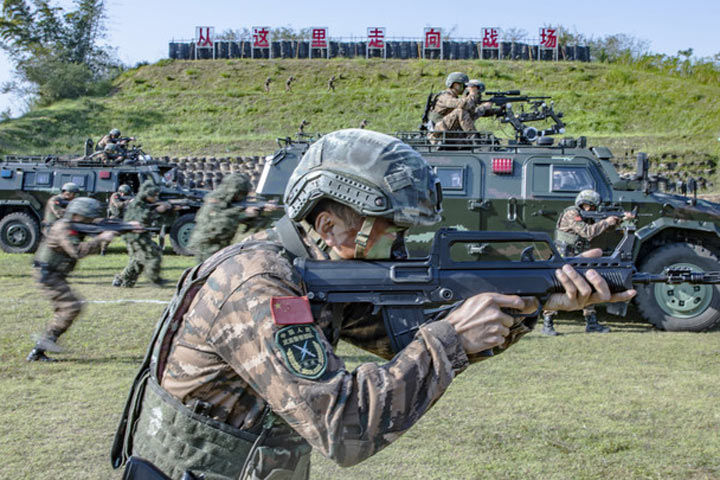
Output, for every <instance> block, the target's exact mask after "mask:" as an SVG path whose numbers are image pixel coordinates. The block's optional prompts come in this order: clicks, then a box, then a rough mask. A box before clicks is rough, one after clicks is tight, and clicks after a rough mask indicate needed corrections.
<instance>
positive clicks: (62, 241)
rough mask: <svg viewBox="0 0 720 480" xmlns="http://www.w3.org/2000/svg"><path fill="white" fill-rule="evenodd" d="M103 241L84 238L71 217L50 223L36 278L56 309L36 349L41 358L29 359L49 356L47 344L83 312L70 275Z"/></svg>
mask: <svg viewBox="0 0 720 480" xmlns="http://www.w3.org/2000/svg"><path fill="white" fill-rule="evenodd" d="M100 243H101V242H100V240H99V239H98V238H96V237H95V238H90V239H87V240H85V239H84V235H83V234H81V233H78V232H76V231H74V230H72V229H71V228H70V220H69V219H65V218H62V219H60V220H58V221H57V222H55V223H54V224H53V225H52V227H50V229H49V231H48V234H47V236H46V237H45V239H44V240H43V242H42V243H41V244H40V247H39V248H38V251H37V253H36V254H35V259H34V261H33V266H34V267H35V269H34V271H33V278H34V279H35V281H36V282H37V284H38V287H39V288H40V291H41V292H42V293H43V295H44V296H45V297H46V298H47V299H48V300H50V303H51V305H52V308H53V312H54V313H53V318H52V320H51V321H50V323H49V324H48V325H47V327H46V328H45V331H44V333H43V334H42V335H41V337H40V338H39V339H38V344H37V346H36V348H35V350H34V351H33V352H35V351H37V350H40V351H39V355H40V358H31V357H28V360H38V359H44V360H47V358H46V357H44V354H43V352H44V350H45V349H47V347H45V344H46V343H48V342H49V343H51V344H54V342H55V340H57V338H58V337H59V336H60V335H62V334H63V333H65V331H66V330H67V329H68V328H70V325H72V323H73V321H74V320H75V318H77V316H78V315H79V314H80V311H81V310H82V301H81V300H80V298H79V297H78V296H77V295H76V294H75V293H73V291H72V290H71V289H70V285H68V282H67V276H68V274H70V272H72V271H73V270H74V269H75V265H76V264H77V261H78V260H79V259H81V258H83V257H85V256H87V255H90V254H92V253H96V252H98V251H99V250H100ZM32 355H33V353H32V352H31V356H32Z"/></svg>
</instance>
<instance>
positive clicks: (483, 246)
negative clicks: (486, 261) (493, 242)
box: [466, 243, 489, 255]
mask: <svg viewBox="0 0 720 480" xmlns="http://www.w3.org/2000/svg"><path fill="white" fill-rule="evenodd" d="M488 246H489V245H488V244H487V243H468V244H467V247H466V248H467V252H468V254H470V255H482V254H483V253H485V250H487V248H488Z"/></svg>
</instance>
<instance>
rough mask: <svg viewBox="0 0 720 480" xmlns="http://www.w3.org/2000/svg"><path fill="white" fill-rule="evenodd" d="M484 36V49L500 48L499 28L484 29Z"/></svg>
mask: <svg viewBox="0 0 720 480" xmlns="http://www.w3.org/2000/svg"><path fill="white" fill-rule="evenodd" d="M482 34H483V36H482V48H500V44H499V43H498V38H499V37H500V35H499V33H498V29H497V28H493V27H490V28H483V29H482Z"/></svg>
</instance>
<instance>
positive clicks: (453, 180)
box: [435, 167, 465, 190]
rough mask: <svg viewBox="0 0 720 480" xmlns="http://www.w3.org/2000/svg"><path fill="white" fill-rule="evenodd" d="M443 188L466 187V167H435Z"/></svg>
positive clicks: (460, 188)
mask: <svg viewBox="0 0 720 480" xmlns="http://www.w3.org/2000/svg"><path fill="white" fill-rule="evenodd" d="M435 172H436V173H437V176H438V179H439V180H440V185H441V186H442V188H443V190H462V189H463V188H465V169H464V168H463V167H435Z"/></svg>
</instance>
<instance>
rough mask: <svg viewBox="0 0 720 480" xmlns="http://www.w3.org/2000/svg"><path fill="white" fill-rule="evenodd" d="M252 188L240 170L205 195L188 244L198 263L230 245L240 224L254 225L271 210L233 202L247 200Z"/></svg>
mask: <svg viewBox="0 0 720 480" xmlns="http://www.w3.org/2000/svg"><path fill="white" fill-rule="evenodd" d="M251 189H252V183H251V182H250V177H248V176H247V175H246V174H245V173H240V172H237V173H233V174H232V175H229V176H227V177H225V178H224V179H223V181H222V183H221V184H220V185H219V186H218V187H217V188H216V189H215V190H213V191H212V192H210V193H209V194H207V195H206V196H205V198H204V200H203V205H202V207H200V210H198V212H197V214H195V219H196V222H195V228H193V231H192V234H191V235H190V242H189V243H188V249H189V250H190V251H191V252H193V253H194V254H195V258H196V259H197V261H198V263H200V262H204V261H205V260H207V259H208V258H210V256H212V255H213V254H214V253H215V252H217V251H218V250H221V249H223V248H225V247H227V246H228V245H230V243H231V242H232V240H233V237H234V236H235V232H236V231H237V229H238V226H239V225H242V224H245V225H246V226H247V228H248V229H249V228H252V227H253V224H254V223H256V222H258V221H259V220H260V214H261V213H264V212H266V211H270V210H271V209H268V208H265V209H263V208H262V207H258V206H242V205H233V204H234V203H237V202H242V201H243V200H245V198H246V196H247V194H248V192H249V191H250V190H251Z"/></svg>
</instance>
